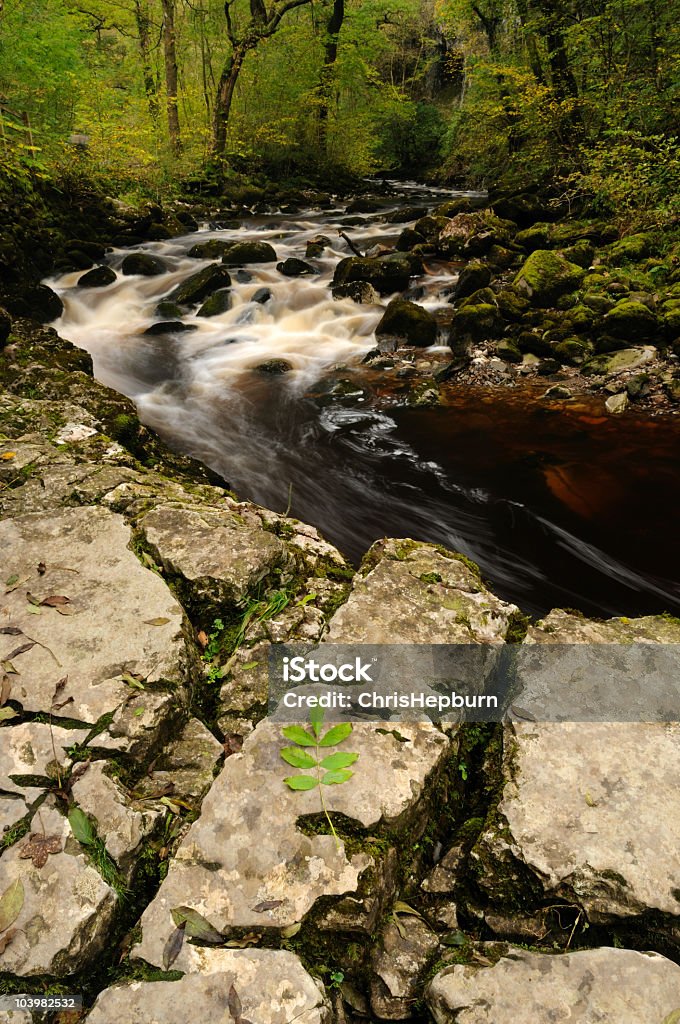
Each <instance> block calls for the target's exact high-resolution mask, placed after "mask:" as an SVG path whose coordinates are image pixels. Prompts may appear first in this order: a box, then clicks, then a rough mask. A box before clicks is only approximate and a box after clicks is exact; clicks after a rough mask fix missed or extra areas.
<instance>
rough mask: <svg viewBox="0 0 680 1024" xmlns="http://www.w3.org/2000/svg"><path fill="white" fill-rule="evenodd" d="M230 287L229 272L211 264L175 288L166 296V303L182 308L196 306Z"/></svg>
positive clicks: (215, 264)
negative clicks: (175, 304)
mask: <svg viewBox="0 0 680 1024" xmlns="http://www.w3.org/2000/svg"><path fill="white" fill-rule="evenodd" d="M230 286H231V277H230V276H229V272H228V271H227V270H225V268H224V267H221V266H219V264H217V263H211V264H210V266H209V267H204V268H203V270H199V271H198V273H196V274H192V275H191V276H190V277H188V278H187V279H186V281H182V283H181V284H179V285H177V287H176V288H173V290H172V291H171V292H170V294H169V295H168V296H166V301H168V302H176V303H177V304H178V305H180V306H194V305H196V304H197V303H199V302H203V301H204V300H205V299H207V298H208V296H209V295H212V293H213V292H216V291H217V290H218V289H219V288H229V287H230Z"/></svg>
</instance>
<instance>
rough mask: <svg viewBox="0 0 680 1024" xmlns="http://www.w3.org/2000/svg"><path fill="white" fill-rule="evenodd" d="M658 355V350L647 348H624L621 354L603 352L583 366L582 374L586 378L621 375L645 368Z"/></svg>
mask: <svg viewBox="0 0 680 1024" xmlns="http://www.w3.org/2000/svg"><path fill="white" fill-rule="evenodd" d="M655 355H656V349H654V348H650V347H646V348H624V349H621V350H620V351H619V352H613V353H607V352H601V353H600V354H599V355H596V356H593V358H592V359H588V360H587V362H585V363H584V364H583V367H582V369H581V372H582V373H583V374H584V375H585V376H586V377H591V376H607V375H609V374H613V373H621V372H622V371H624V370H636V369H637V368H638V367H639V366H644V365H645V364H646V363H648V362H650V360H652V359H653V358H654V356H655Z"/></svg>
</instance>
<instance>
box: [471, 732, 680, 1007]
mask: <svg viewBox="0 0 680 1024" xmlns="http://www.w3.org/2000/svg"><path fill="white" fill-rule="evenodd" d="M506 750H507V766H506V775H508V776H510V778H511V781H508V782H507V783H506V786H505V790H504V794H503V798H502V801H501V803H500V806H499V811H500V814H501V816H502V818H503V819H505V821H507V827H508V830H509V835H510V836H511V838H510V839H508V840H507V842H508V844H509V846H510V849H511V851H512V853H513V855H514V857H515V858H516V859H519V860H520V861H521V862H522V863H523V864H525V865H526V866H527V867H528V868H529V869H530V870H531V872H532V873H533V874H534V875H535V876H536V878H537V879H538V880H539V882H540V885H542V886H543V888H544V890H545V891H546V892H551V893H554V892H560V891H565V892H568V891H573V893H574V894H575V896H576V899H577V900H578V901H579V903H580V904H581V905H582V906H583V907H584V908H585V910H586V912H587V914H588V916H589V918H590V919H591V920H611V919H615V918H616V917H618V916H626V915H631V914H639V913H642V912H643V911H645V910H656V911H660V912H662V913H664V914H669V915H673V916H677V915H680V860H679V859H678V850H679V849H680V806H679V804H678V799H677V779H678V777H680V723H671V724H663V723H613V724H609V723H602V722H591V723H587V722H580V723H579V722H577V723H562V722H560V723H551V722H544V723H540V724H529V723H515V724H514V726H509V727H508V728H507V733H506ZM473 856H474V851H473ZM679 1005H680V1004H679Z"/></svg>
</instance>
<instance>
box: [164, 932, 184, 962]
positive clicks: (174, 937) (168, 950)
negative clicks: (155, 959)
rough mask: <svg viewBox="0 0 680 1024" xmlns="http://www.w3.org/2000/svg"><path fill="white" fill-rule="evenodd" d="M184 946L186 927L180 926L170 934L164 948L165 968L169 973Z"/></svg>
mask: <svg viewBox="0 0 680 1024" xmlns="http://www.w3.org/2000/svg"><path fill="white" fill-rule="evenodd" d="M183 945H184V925H183V924H180V925H178V926H177V928H174V929H173V930H172V932H171V933H170V937H169V938H168V941H167V942H166V943H165V946H164V947H163V968H164V970H166V971H168V970H170V968H171V967H172V965H173V964H174V962H175V960H176V959H177V957H178V956H179V954H180V953H181V951H182V946H183Z"/></svg>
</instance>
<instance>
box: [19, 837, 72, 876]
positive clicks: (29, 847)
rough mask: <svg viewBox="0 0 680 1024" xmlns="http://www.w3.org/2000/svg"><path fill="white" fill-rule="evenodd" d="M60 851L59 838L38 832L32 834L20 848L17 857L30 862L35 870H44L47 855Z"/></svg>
mask: <svg viewBox="0 0 680 1024" xmlns="http://www.w3.org/2000/svg"><path fill="white" fill-rule="evenodd" d="M61 850H62V845H61V837H60V836H46V835H42V834H41V833H39V832H32V833H31V835H30V836H29V838H28V839H27V841H26V842H25V843H24V845H23V846H22V847H21V849H20V851H19V856H20V857H21V859H22V860H32V861H33V867H35V868H44V867H45V864H47V858H48V856H49V854H50V853H61Z"/></svg>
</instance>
